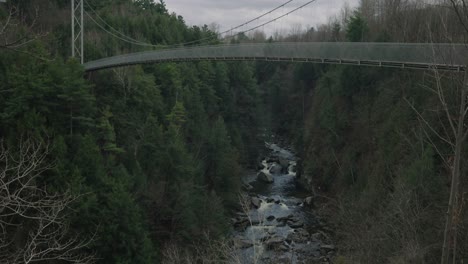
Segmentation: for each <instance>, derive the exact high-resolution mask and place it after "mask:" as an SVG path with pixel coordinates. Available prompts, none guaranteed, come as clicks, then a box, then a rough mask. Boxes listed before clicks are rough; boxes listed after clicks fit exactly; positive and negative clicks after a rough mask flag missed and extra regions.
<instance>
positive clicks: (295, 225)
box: [288, 221, 304, 228]
mask: <svg viewBox="0 0 468 264" xmlns="http://www.w3.org/2000/svg"><path fill="white" fill-rule="evenodd" d="M288 226H289V227H291V228H300V227H303V226H304V222H302V221H297V222H294V221H288Z"/></svg>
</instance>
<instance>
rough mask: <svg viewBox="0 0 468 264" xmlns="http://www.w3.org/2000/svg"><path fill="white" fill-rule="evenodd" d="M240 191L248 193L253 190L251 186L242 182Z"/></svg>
mask: <svg viewBox="0 0 468 264" xmlns="http://www.w3.org/2000/svg"><path fill="white" fill-rule="evenodd" d="M242 189H244V191H247V192H249V191H251V190H252V189H253V186H252V185H250V184H248V183H246V182H244V183H242Z"/></svg>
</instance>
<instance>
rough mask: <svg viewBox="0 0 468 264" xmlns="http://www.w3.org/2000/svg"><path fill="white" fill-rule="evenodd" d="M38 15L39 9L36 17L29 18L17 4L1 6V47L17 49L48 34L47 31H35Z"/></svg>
mask: <svg viewBox="0 0 468 264" xmlns="http://www.w3.org/2000/svg"><path fill="white" fill-rule="evenodd" d="M2 11H5V12H4V13H6V15H3V16H2V13H3V12H2ZM37 17H38V10H36V12H35V15H34V17H31V18H29V19H28V18H27V17H26V16H25V15H22V14H21V12H20V10H19V8H18V7H17V6H14V5H11V4H8V5H7V6H6V7H3V6H0V48H3V49H11V50H17V49H19V48H21V47H23V46H26V45H28V44H30V43H31V42H33V41H35V40H37V39H39V38H41V37H44V36H46V35H47V33H33V32H34V30H33V29H34V27H35V26H36V21H37Z"/></svg>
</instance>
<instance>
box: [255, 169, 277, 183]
mask: <svg viewBox="0 0 468 264" xmlns="http://www.w3.org/2000/svg"><path fill="white" fill-rule="evenodd" d="M257 179H258V180H259V181H262V182H266V183H273V181H274V180H273V176H271V174H269V173H266V172H264V171H261V172H259V173H258V174H257Z"/></svg>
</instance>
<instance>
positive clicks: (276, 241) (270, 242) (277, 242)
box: [265, 236, 284, 249]
mask: <svg viewBox="0 0 468 264" xmlns="http://www.w3.org/2000/svg"><path fill="white" fill-rule="evenodd" d="M283 242H284V238H282V237H280V236H274V237H271V238H269V239H267V240H266V241H265V245H266V246H267V248H268V249H275V248H278V247H280V246H281V245H283Z"/></svg>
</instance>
